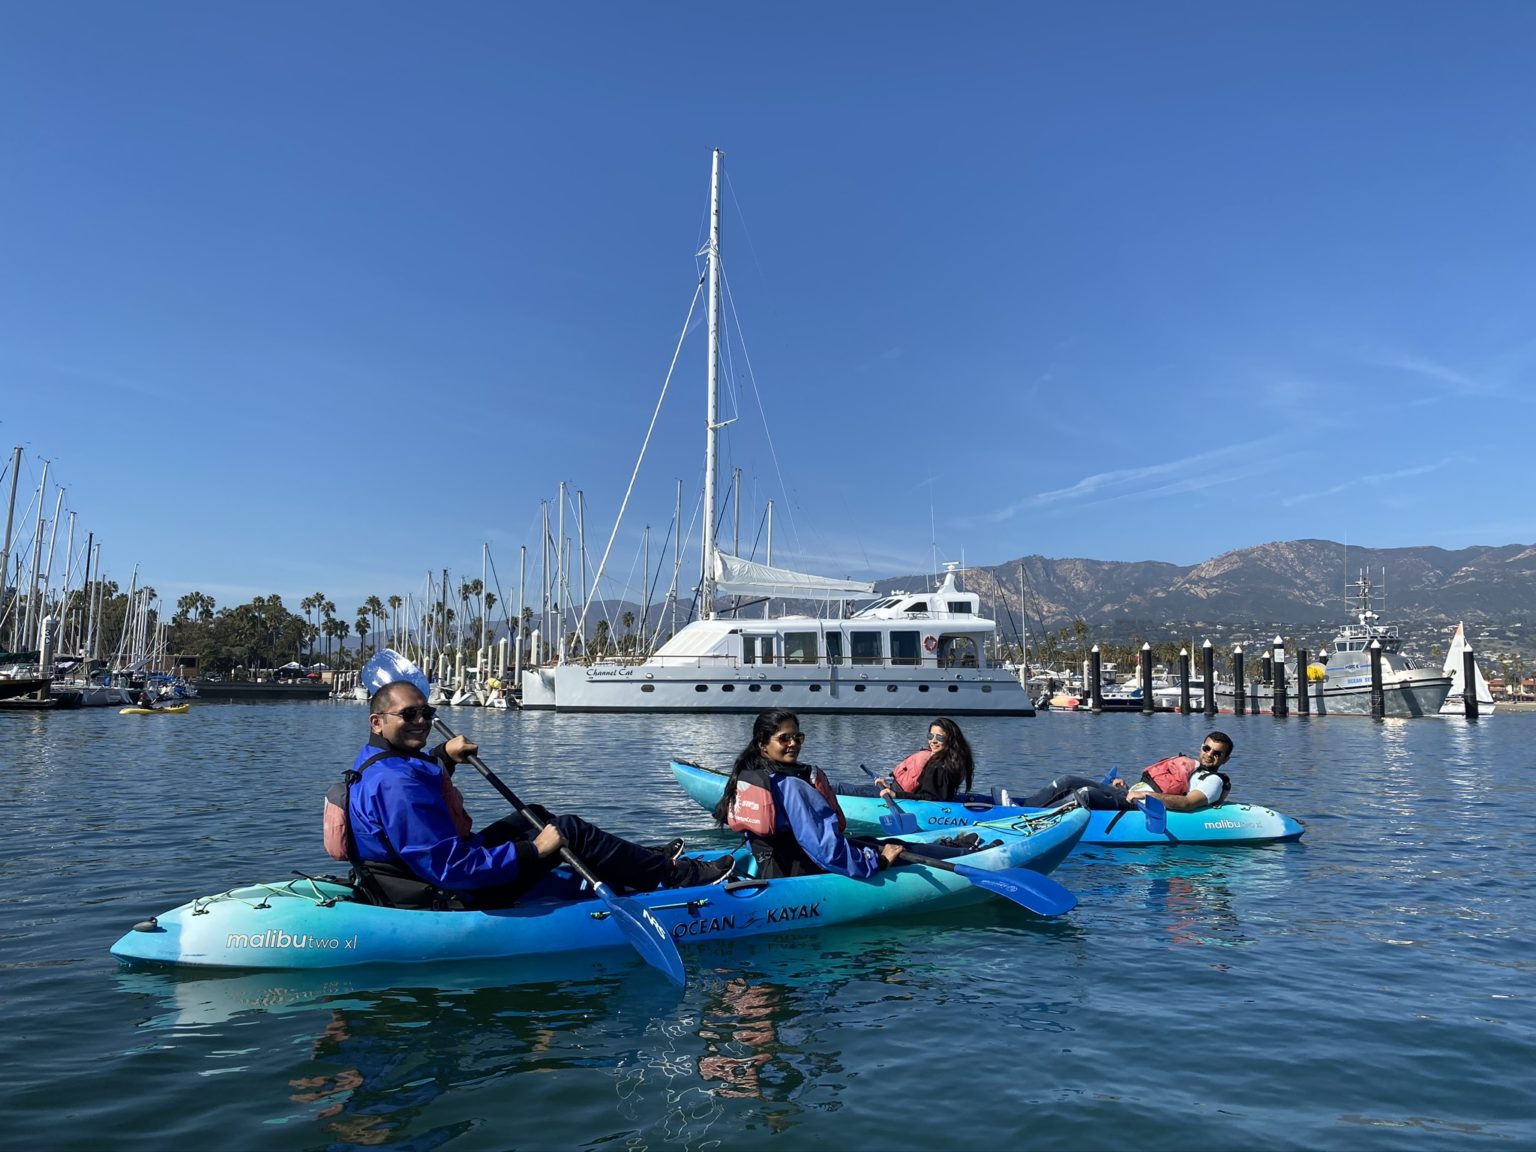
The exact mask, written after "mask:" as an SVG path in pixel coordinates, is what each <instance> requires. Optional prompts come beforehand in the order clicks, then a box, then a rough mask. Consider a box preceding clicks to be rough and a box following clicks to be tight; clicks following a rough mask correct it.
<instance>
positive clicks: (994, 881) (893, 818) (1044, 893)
mask: <svg viewBox="0 0 1536 1152" xmlns="http://www.w3.org/2000/svg"><path fill="white" fill-rule="evenodd" d="M859 767H860V768H863V769H864V771H865V772H867V773H869V775H870V776H874V778H875V779H876V780H878V779H879V777H878V776H875V774H874V773H873V772H870V771H869V768H868V767H866V766H865V765H863V764H860V765H859ZM885 802H886V804H888V805H889V806H890V808H891V811H892V813H893V815H889V816H882V817H880V827H882V828H884V829H886V831H888V832H898V831H899V832H903V833H905V832H916V831H917V817H916V816H914V815H912V813H910V812H904V811H902V808H901V805H899V804H897V803H896V801H895V800H894V799H892V798H891V797H889V796H887V797H886V798H885ZM901 861H902V863H904V864H921V865H923V866H924V867H928V868H941V869H943V870H944V871H945V872H953V873H954V874H955V875H956V876H960V877H962V878H964V879H966V880H969V881H970V882H971V883H972V884H974V885H976V887H978V888H983V889H985V890H986V891H988V892H991V893H993V894H995V895H998V896H1001V897H1003V898H1004V899H1005V900H1012V901H1013V902H1014V903H1015V904H1018V905H1020V906H1021V907H1024V908H1028V909H1029V910H1030V911H1031V912H1036V913H1038V914H1040V915H1041V916H1060V915H1061V914H1062V913H1063V912H1070V911H1072V909H1074V908H1076V907H1077V897H1076V896H1074V895H1073V894H1072V891H1071V889H1069V888H1066V887H1064V886H1063V885H1061V884H1058V883H1056V881H1054V880H1052V879H1051V878H1050V877H1048V876H1042V875H1041V874H1040V873H1039V872H1031V871H1030V870H1029V869H1028V868H997V869H990V868H976V867H973V866H972V865H970V864H956V863H954V862H952V861H949V860H944V859H942V858H940V857H937V856H924V855H922V854H921V853H917V852H913V851H911V850H910V849H903V850H902V853H901Z"/></svg>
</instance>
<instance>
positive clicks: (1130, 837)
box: [672, 760, 1306, 847]
mask: <svg viewBox="0 0 1536 1152" xmlns="http://www.w3.org/2000/svg"><path fill="white" fill-rule="evenodd" d="M672 775H673V776H675V777H677V782H678V783H679V784H681V785H682V786H683V791H685V792H687V793H688V795H689V796H691V797H693V799H694V800H695V801H697V802H698V803H699V804H702V805H703V806H704V807H705V808H708V809H713V808H714V806H715V805H716V804H718V803H719V802H720V796H721V794H722V793H724V791H725V781H726V779H727V776H726V773H724V772H717V771H715V770H714V769H712V768H701V767H700V766H699V765H697V764H689V763H686V762H685V761H681V760H674V761H672ZM837 792H838V797H837V800H838V803H839V804H840V805H841V806H842V809H843V814H844V815H845V816H847V817H848V822H849V823H850V824H857V825H859V826H861V827H862V828H865V829H878V828H879V827H880V818H881V817H882V816H887V815H889V814H890V809H889V808H887V807H886V804H885V801H883V800H881V799H880V798H879V797H878V796H862V795H858V794H855V793H849V792H845V791H844V790H843V789H842V788H839V789H838V790H837ZM901 809H902V811H903V812H910V813H911V814H912V815H913V816H914V817H916V818H917V826H918V827H919V828H921V829H924V830H929V829H942V828H963V827H966V826H968V825H971V824H987V823H990V822H992V821H994V820H1008V819H1015V818H1017V817H1020V816H1029V815H1034V814H1037V813H1039V812H1040V811H1042V810H1041V809H1039V808H1021V807H1018V806H1017V805H1009V804H999V803H997V802H996V801H994V800H993V799H992V797H990V796H987V795H984V794H980V793H968V794H964V795H961V796H958V797H956V798H955V799H954V800H949V801H936V800H903V801H901ZM1088 816H1089V819H1088V828H1087V830H1086V831H1085V832H1084V833H1083V840H1082V842H1083V843H1084V844H1111V845H1120V846H1124V847H1133V846H1142V847H1146V846H1152V845H1168V844H1272V843H1276V842H1280V841H1285V840H1299V839H1301V834H1302V833H1303V832H1304V831H1306V827H1305V826H1304V825H1303V824H1302V823H1301V822H1300V821H1299V820H1293V819H1291V817H1289V816H1283V815H1281V814H1280V813H1279V812H1276V811H1275V810H1274V809H1273V808H1264V807H1261V806H1260V805H1258V804H1234V803H1231V802H1228V803H1225V804H1217V805H1215V806H1214V807H1211V808H1202V809H1201V810H1200V811H1198V812H1174V811H1172V810H1170V811H1169V812H1168V818H1167V820H1168V823H1167V830H1166V831H1164V832H1160V833H1159V832H1151V831H1149V830H1148V828H1147V818H1146V815H1145V814H1144V813H1142V812H1141V811H1140V810H1139V809H1132V810H1131V811H1127V812H1103V811H1094V812H1090V813H1089V814H1088Z"/></svg>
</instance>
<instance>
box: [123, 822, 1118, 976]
mask: <svg viewBox="0 0 1536 1152" xmlns="http://www.w3.org/2000/svg"><path fill="white" fill-rule="evenodd" d="M1087 823H1088V814H1087V813H1086V812H1084V811H1082V810H1081V809H1071V810H1062V811H1058V812H1054V813H1050V814H1048V815H1047V816H1045V817H1043V818H1040V817H1037V818H1034V819H1031V820H1022V819H1016V820H1010V821H1007V822H1005V823H1003V824H998V825H991V826H989V827H987V828H986V829H983V830H982V831H983V834H984V837H985V839H987V840H988V841H993V840H996V841H999V843H998V844H997V845H996V846H995V847H989V848H987V849H986V850H984V851H981V852H975V853H971V854H969V855H967V856H962V857H955V858H954V859H955V861H956V862H959V863H965V864H968V865H972V866H974V867H977V868H984V869H988V870H996V869H1000V868H1029V869H1031V870H1033V871H1036V872H1041V873H1045V872H1049V871H1050V870H1051V869H1052V868H1054V867H1055V866H1056V865H1057V864H1059V863H1060V862H1061V861H1062V860H1063V859H1065V858H1066V856H1067V855H1068V854H1069V853H1070V852H1071V851H1072V849H1073V847H1074V846H1075V845H1076V844H1077V842H1078V840H1079V839H1080V838H1081V836H1082V833H1083V829H1084V828H1085V827H1086V826H1087ZM948 831H951V830H948V829H946V830H943V831H935V832H931V833H928V834H926V835H925V834H919V835H917V836H912V837H906V838H905V839H908V840H913V841H922V840H933V839H937V838H939V837H940V836H942V835H944V834H945V833H946V832H948ZM743 851H744V850H743ZM743 859H744V856H743ZM350 897H351V889H350V888H348V887H347V886H345V885H342V884H335V883H329V882H325V881H318V880H310V879H296V880H289V881H284V882H281V883H275V884H259V885H252V886H250V887H246V888H237V889H233V890H231V891H229V892H224V893H220V894H219V895H216V896H211V897H204V898H202V899H198V900H194V901H191V902H190V903H187V904H183V905H181V906H180V907H179V908H174V909H172V910H171V911H169V912H166V913H164V914H162V915H160V916H158V917H155V918H154V920H153V921H152V922H150V921H146V922H145V923H144V924H143V925H141V926H138V927H135V928H134V929H133V930H131V931H129V932H128V933H126V934H125V935H124V936H123V937H122V938H121V939H120V940H118V941H117V943H116V944H114V945H113V946H112V954H113V955H115V956H117V957H118V958H119V959H121V960H124V961H129V962H134V963H160V964H179V965H189V966H196V967H211V968H291V969H315V968H336V967H344V966H349V965H363V964H425V963H437V962H443V961H467V960H485V959H494V958H511V957H532V956H540V955H546V954H553V953H562V952H586V951H589V950H594V949H622V948H628V947H629V944H628V941H627V940H626V938H625V936H624V933H623V931H622V930H621V928H620V927H619V925H618V924H617V922H616V921H615V920H614V918H613V917H612V916H611V915H610V914H609V913H608V912H607V909H606V906H605V905H604V904H603V902H602V901H600V900H597V899H595V898H590V897H589V898H587V899H581V900H530V901H527V902H525V903H523V904H519V905H518V906H516V907H513V908H507V909H498V910H495V911H487V912H424V911H407V910H402V909H397V908H379V907H376V906H373V905H369V904H359V903H355V902H354V901H353V900H352V899H351V898H350ZM988 898H990V897H989V896H988V894H987V893H986V891H985V890H983V889H981V888H978V887H976V886H974V885H972V884H971V883H970V882H969V881H967V880H965V879H964V878H963V877H961V876H958V875H956V874H954V873H952V872H948V871H945V870H942V869H938V868H931V867H925V866H914V867H902V868H892V869H889V870H887V871H884V872H880V873H878V874H877V875H875V876H873V877H871V878H870V879H868V880H850V879H848V878H847V877H845V876H836V875H831V874H821V875H814V876H794V877H785V878H780V879H774V880H755V879H745V880H741V881H735V882H732V883H730V884H725V885H712V886H706V887H700V888H676V889H663V890H661V891H658V892H648V893H642V894H638V895H634V896H627V897H625V899H626V901H628V902H630V903H631V904H632V905H638V906H640V907H643V908H646V909H648V910H650V911H651V913H652V914H654V915H655V917H656V918H657V919H658V920H659V921H660V922H661V924H662V925H663V927H664V928H665V930H666V932H667V934H668V935H669V936H670V937H671V938H672V939H673V940H674V941H676V942H677V943H678V944H680V945H682V944H699V943H705V942H708V941H711V940H730V939H738V938H741V937H746V936H756V935H761V934H764V933H772V932H785V931H794V930H797V929H803V928H812V927H816V926H818V925H826V924H845V923H850V922H852V921H856V920H864V919H868V918H871V917H876V916H888V915H898V914H902V913H909V912H915V911H927V910H931V909H934V908H939V907H947V906H950V905H959V904H965V903H971V902H974V901H978V900H984V899H988Z"/></svg>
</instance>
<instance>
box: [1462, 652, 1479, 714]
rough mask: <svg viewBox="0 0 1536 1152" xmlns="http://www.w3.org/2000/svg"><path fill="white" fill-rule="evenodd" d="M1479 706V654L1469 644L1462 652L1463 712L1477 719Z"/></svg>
mask: <svg viewBox="0 0 1536 1152" xmlns="http://www.w3.org/2000/svg"><path fill="white" fill-rule="evenodd" d="M1477 708H1478V704H1477V655H1476V654H1475V653H1474V652H1473V651H1472V646H1471V645H1470V644H1469V645H1467V647H1466V649H1465V651H1463V652H1462V654H1461V713H1462V715H1463V716H1465V717H1466V718H1467V719H1468V720H1476V719H1477Z"/></svg>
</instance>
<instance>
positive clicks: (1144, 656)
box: [1141, 640, 1152, 716]
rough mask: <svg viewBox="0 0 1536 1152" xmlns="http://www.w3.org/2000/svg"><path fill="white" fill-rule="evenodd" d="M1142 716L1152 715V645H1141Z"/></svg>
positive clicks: (1143, 642)
mask: <svg viewBox="0 0 1536 1152" xmlns="http://www.w3.org/2000/svg"><path fill="white" fill-rule="evenodd" d="M1141 714H1142V715H1143V716H1150V715H1152V645H1151V644H1150V643H1148V642H1146V641H1145V640H1144V641H1142V644H1141Z"/></svg>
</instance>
